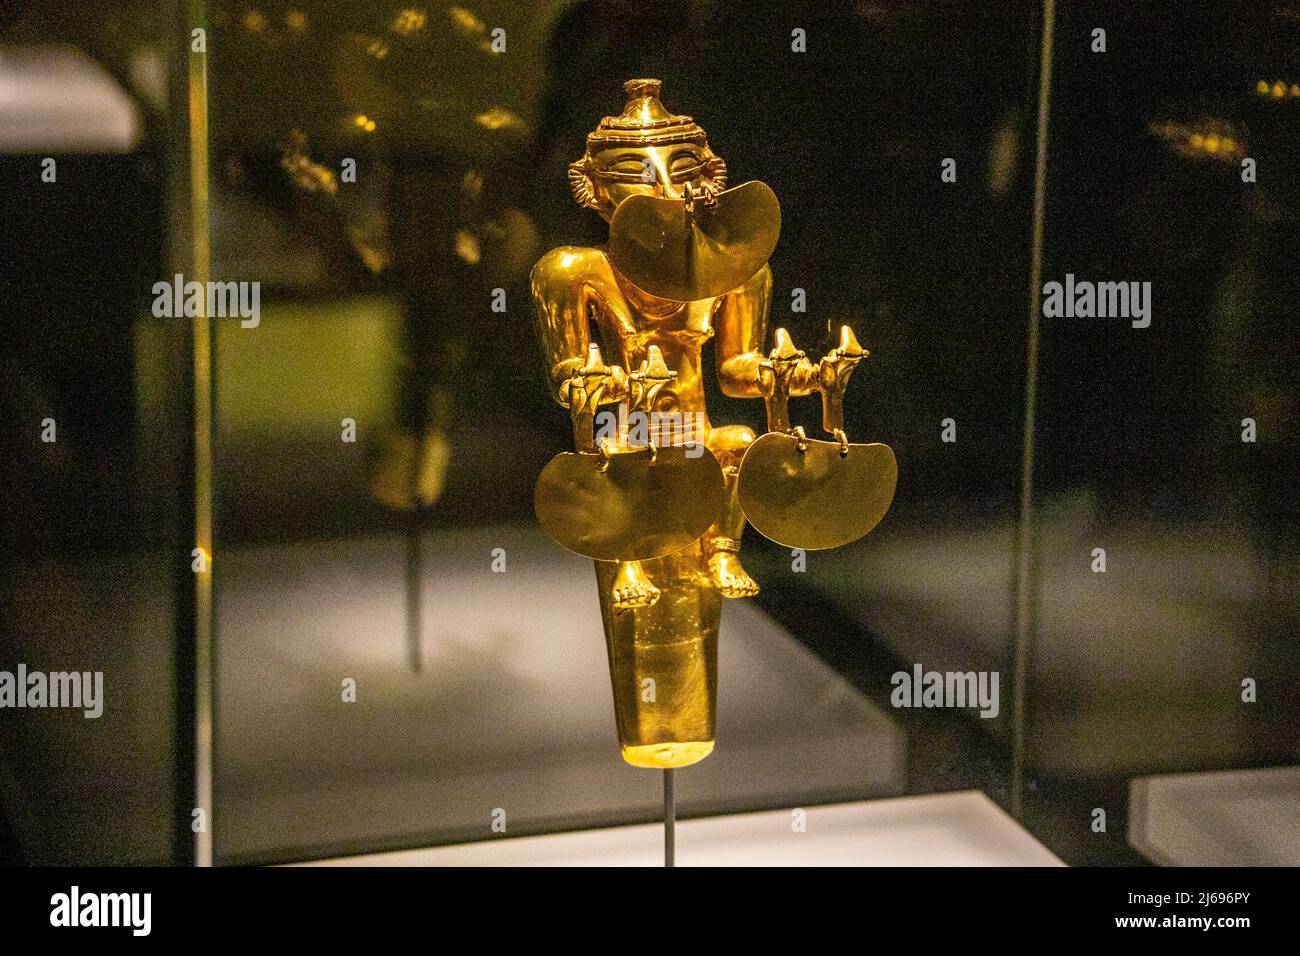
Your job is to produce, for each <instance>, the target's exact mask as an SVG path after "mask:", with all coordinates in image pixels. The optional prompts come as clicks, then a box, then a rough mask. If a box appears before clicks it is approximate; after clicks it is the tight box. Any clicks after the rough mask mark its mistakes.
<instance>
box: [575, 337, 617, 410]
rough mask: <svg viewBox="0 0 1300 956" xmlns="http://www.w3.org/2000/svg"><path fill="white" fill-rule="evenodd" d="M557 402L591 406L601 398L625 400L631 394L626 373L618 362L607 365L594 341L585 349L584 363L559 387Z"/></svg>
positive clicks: (585, 406) (578, 408) (600, 401)
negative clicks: (585, 358)
mask: <svg viewBox="0 0 1300 956" xmlns="http://www.w3.org/2000/svg"><path fill="white" fill-rule="evenodd" d="M560 393H561V394H560V402H561V404H563V405H564V406H565V407H566V408H574V407H575V403H576V408H577V410H594V409H595V407H596V406H597V405H599V404H601V403H602V402H625V401H627V400H628V399H629V397H630V389H629V382H628V375H627V372H625V371H624V370H623V369H622V368H621V367H620V366H618V365H606V364H605V361H604V358H603V357H602V356H601V354H600V346H598V345H597V344H596V343H595V342H593V343H592V344H591V346H590V348H589V349H588V350H587V363H586V364H585V365H583V366H582V367H581V368H579V369H577V371H575V372H574V374H573V375H572V376H570V377H569V379H568V380H567V381H566V382H565V383H564V385H563V387H562V388H561V389H560Z"/></svg>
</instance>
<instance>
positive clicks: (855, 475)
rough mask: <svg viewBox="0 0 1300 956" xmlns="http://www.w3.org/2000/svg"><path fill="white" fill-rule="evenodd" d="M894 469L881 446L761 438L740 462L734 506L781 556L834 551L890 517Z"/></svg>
mask: <svg viewBox="0 0 1300 956" xmlns="http://www.w3.org/2000/svg"><path fill="white" fill-rule="evenodd" d="M897 484H898V464H897V462H895V460H894V453H893V451H892V450H891V449H890V447H889V446H888V445H881V444H871V445H849V446H848V454H847V455H846V454H843V451H842V449H841V446H840V444H839V442H828V441H817V440H815V439H811V438H806V439H801V438H799V437H798V436H796V435H789V434H781V433H779V432H768V433H767V434H766V435H763V436H761V437H760V438H759V439H758V441H756V442H754V444H753V446H751V447H750V449H749V453H748V454H746V455H745V465H744V470H743V471H742V472H741V479H740V506H741V507H742V508H743V509H744V510H745V517H746V518H748V519H749V523H750V524H752V525H753V526H754V530H755V531H757V532H758V533H759V534H761V535H763V537H765V538H771V539H772V540H773V541H775V542H776V543H777V544H783V545H785V546H786V547H787V548H803V549H805V550H808V551H812V550H816V549H821V548H838V547H840V546H841V545H845V544H849V543H850V542H852V541H856V540H857V539H858V538H860V537H862V536H863V535H864V534H866V533H867V532H868V531H870V530H871V529H872V528H874V527H875V526H876V525H877V524H878V523H879V522H880V519H881V518H883V517H884V516H885V512H886V511H888V510H889V505H890V502H892V501H893V500H894V488H895V486H896V485H897Z"/></svg>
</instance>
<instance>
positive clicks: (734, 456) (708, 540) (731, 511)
mask: <svg viewBox="0 0 1300 956" xmlns="http://www.w3.org/2000/svg"><path fill="white" fill-rule="evenodd" d="M753 443H754V432H753V429H750V428H748V427H746V426H744V425H724V426H723V427H721V428H714V429H712V430H711V431H710V432H709V438H708V441H707V442H706V444H707V445H708V447H709V450H710V451H711V452H713V454H714V455H715V456H716V457H717V459H718V464H720V465H722V477H723V480H724V481H725V482H726V496H725V497H724V498H723V505H722V514H720V515H719V516H718V520H717V521H715V522H714V523H713V527H711V528H709V530H708V531H706V532H705V533H704V555H705V559H706V560H707V562H708V566H709V577H710V578H712V580H713V586H714V587H716V588H717V589H718V590H719V591H720V592H722V596H723V597H729V598H742V597H752V596H753V595H755V594H757V593H758V583H757V582H756V581H755V580H754V579H753V578H751V577H750V576H749V574H748V572H746V571H745V569H744V567H742V566H741V564H740V554H739V552H740V536H741V534H743V533H744V530H745V513H744V512H743V511H741V510H740V498H739V496H738V495H737V493H736V479H737V478H738V477H739V475H740V460H741V459H742V458H744V457H745V450H746V449H747V448H749V446H750V445H752V444H753Z"/></svg>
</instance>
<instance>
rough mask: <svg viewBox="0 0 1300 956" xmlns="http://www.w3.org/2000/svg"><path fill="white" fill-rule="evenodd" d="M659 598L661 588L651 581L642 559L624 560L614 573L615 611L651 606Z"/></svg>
mask: <svg viewBox="0 0 1300 956" xmlns="http://www.w3.org/2000/svg"><path fill="white" fill-rule="evenodd" d="M657 600H659V589H658V588H657V587H655V586H654V585H653V584H651V583H650V579H649V578H648V577H646V573H645V569H644V568H643V567H641V562H640V561H624V562H622V563H621V564H619V566H618V573H617V574H615V575H614V594H613V603H614V610H615V611H630V610H632V609H633V608H638V607H649V606H650V605H651V604H654V603H655V601H657Z"/></svg>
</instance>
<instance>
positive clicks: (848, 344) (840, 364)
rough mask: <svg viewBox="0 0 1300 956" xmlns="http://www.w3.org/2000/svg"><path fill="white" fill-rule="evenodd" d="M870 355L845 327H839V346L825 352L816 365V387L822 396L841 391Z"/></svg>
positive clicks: (850, 330) (849, 329) (851, 331)
mask: <svg viewBox="0 0 1300 956" xmlns="http://www.w3.org/2000/svg"><path fill="white" fill-rule="evenodd" d="M870 354H871V353H870V352H868V351H867V350H866V349H864V348H863V347H862V346H861V345H859V344H858V338H857V336H856V335H854V334H853V330H852V329H851V328H849V327H848V326H847V325H841V326H840V344H839V345H837V346H836V347H835V348H833V349H831V350H830V351H829V352H827V353H826V354H825V355H824V356H823V357H822V360H821V361H820V362H818V363H817V385H818V388H820V389H821V391H822V392H823V394H824V393H825V392H827V391H828V390H835V389H839V390H840V391H843V388H844V385H845V383H846V382H847V380H848V377H849V373H850V372H852V371H853V370H854V369H855V368H856V367H857V365H858V363H859V362H861V361H862V360H863V359H864V358H866V357H867V356H868V355H870Z"/></svg>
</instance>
